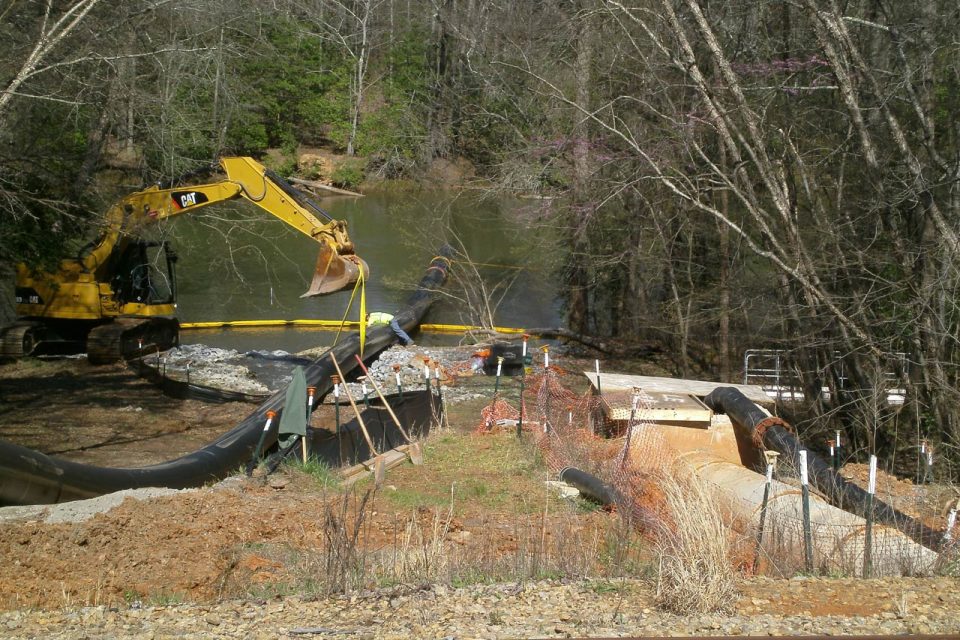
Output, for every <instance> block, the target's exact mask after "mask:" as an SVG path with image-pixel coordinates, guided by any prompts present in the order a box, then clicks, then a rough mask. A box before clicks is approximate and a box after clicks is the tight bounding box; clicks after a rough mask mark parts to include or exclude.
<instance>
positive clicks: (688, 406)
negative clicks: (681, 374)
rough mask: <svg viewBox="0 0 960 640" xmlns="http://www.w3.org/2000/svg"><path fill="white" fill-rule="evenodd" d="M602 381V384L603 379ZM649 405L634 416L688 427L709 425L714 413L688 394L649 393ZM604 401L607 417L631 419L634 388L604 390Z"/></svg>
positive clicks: (637, 418)
mask: <svg viewBox="0 0 960 640" xmlns="http://www.w3.org/2000/svg"><path fill="white" fill-rule="evenodd" d="M600 383H601V384H603V379H602V378H601V380H600ZM646 395H647V397H648V398H649V406H643V405H642V404H641V406H640V407H638V409H637V412H636V415H635V416H634V419H635V420H636V421H637V422H641V421H642V422H652V423H664V422H666V423H683V424H684V425H686V426H690V427H693V426H699V427H704V428H706V427H709V426H710V418H711V416H713V412H712V411H711V410H710V408H709V407H707V406H706V405H705V404H703V403H702V402H700V400H698V399H697V398H696V397H695V396H692V395H690V394H687V393H658V392H646ZM602 396H603V397H602V400H603V404H604V410H605V412H606V414H607V418H609V419H610V420H629V419H630V412H631V411H632V406H633V391H632V390H630V391H626V390H622V389H611V390H610V391H607V390H606V389H603V393H602Z"/></svg>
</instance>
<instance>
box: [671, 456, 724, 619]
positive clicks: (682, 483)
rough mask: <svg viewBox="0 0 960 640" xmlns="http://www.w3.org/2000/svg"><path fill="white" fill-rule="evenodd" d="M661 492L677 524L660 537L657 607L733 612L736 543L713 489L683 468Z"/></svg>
mask: <svg viewBox="0 0 960 640" xmlns="http://www.w3.org/2000/svg"><path fill="white" fill-rule="evenodd" d="M660 487H661V488H662V489H663V492H664V495H665V497H666V502H667V507H668V509H669V511H670V516H671V518H672V519H673V522H672V523H671V525H670V526H669V527H665V528H664V530H663V531H662V532H660V534H659V535H658V540H657V547H656V551H657V556H658V579H657V602H658V603H659V605H660V606H661V607H663V608H664V609H666V610H667V611H671V612H673V613H678V614H683V615H689V614H691V613H707V612H725V611H731V610H732V609H733V607H734V605H735V604H736V601H737V587H736V571H735V569H734V567H733V562H732V557H733V540H732V539H731V532H730V530H729V529H728V528H727V526H726V525H725V524H724V521H723V516H722V514H721V512H720V508H719V506H718V503H717V500H716V499H715V497H714V496H713V495H712V492H711V489H710V487H708V486H707V485H705V484H704V483H703V482H702V481H701V480H699V479H698V478H694V477H692V476H691V475H689V474H687V473H684V472H681V471H680V470H679V469H675V470H674V473H672V474H670V475H666V476H664V477H663V478H662V481H661V483H660Z"/></svg>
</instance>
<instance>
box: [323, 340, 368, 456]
mask: <svg viewBox="0 0 960 640" xmlns="http://www.w3.org/2000/svg"><path fill="white" fill-rule="evenodd" d="M330 359H331V360H332V361H333V366H334V367H335V368H336V370H337V375H339V376H340V378H341V379H343V372H342V371H341V370H340V363H339V362H337V358H336V356H334V355H333V353H331V354H330ZM343 390H344V391H345V392H346V394H347V400H349V401H350V406H351V407H353V412H354V413H355V414H357V422H358V423H359V424H360V430H361V431H362V432H363V437H364V439H366V441H367V446H368V447H370V451H371V452H372V453H373V455H374V456H379V455H380V454H379V453H378V452H377V448H376V447H375V446H374V444H373V440H372V439H371V438H370V432H369V431H367V425H366V424H365V423H364V422H363V416H362V415H361V414H360V409H358V408H357V403H356V402H354V400H353V394H352V393H350V387H348V386H347V385H346V383H344V385H343Z"/></svg>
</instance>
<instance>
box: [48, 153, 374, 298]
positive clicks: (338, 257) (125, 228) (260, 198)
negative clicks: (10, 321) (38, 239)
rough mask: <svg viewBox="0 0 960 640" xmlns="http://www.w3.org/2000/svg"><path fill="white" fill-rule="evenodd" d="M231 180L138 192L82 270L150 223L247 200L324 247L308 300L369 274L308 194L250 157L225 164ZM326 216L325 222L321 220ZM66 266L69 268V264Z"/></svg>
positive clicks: (341, 227) (118, 208)
mask: <svg viewBox="0 0 960 640" xmlns="http://www.w3.org/2000/svg"><path fill="white" fill-rule="evenodd" d="M220 167H221V169H222V171H223V173H224V175H225V176H226V177H225V179H222V180H217V181H214V182H209V183H205V184H195V185H186V186H175V187H160V186H153V187H150V188H148V189H144V190H143V191H138V192H136V193H132V194H130V195H128V196H126V197H124V198H123V199H122V200H120V201H119V202H118V203H116V204H115V205H113V206H112V207H111V208H110V210H109V211H108V212H107V215H106V219H105V230H104V233H103V235H101V237H100V239H99V241H98V242H97V243H96V244H95V245H94V246H93V247H92V248H91V250H90V251H89V253H86V254H85V255H84V256H82V258H81V264H82V267H81V268H82V269H83V270H84V271H86V272H88V273H97V272H98V271H100V270H102V269H103V268H104V266H105V265H106V264H107V260H108V258H109V257H110V254H111V252H112V251H113V249H114V247H115V246H116V244H117V242H118V241H119V240H120V238H121V237H123V236H124V235H131V234H134V233H136V231H137V230H138V229H139V228H141V227H143V226H146V225H150V224H153V223H156V222H158V221H160V220H163V219H166V218H171V217H173V216H178V215H182V214H187V213H191V212H194V211H196V210H198V209H201V208H203V207H207V206H210V205H214V204H217V203H221V202H224V201H227V200H233V199H236V198H242V199H244V200H248V201H249V202H252V203H253V204H255V205H257V206H258V207H260V208H261V209H263V210H264V211H266V212H267V213H269V214H270V215H272V216H274V217H276V218H279V219H280V220H282V221H283V222H285V223H286V224H288V225H290V226H291V227H293V228H294V229H296V230H297V231H299V232H300V233H302V234H304V235H306V236H308V237H310V238H312V239H313V240H315V241H316V242H317V243H318V244H319V245H320V250H319V255H318V256H317V261H316V268H315V270H314V274H313V279H312V281H311V283H310V287H309V289H308V290H307V292H306V293H304V294H303V297H308V296H317V295H323V294H327V293H332V292H334V291H339V290H341V289H344V288H346V287H348V286H350V285H351V284H353V283H355V282H356V281H357V279H358V278H359V277H360V273H361V271H362V272H363V274H364V276H366V275H367V274H368V273H369V268H368V267H367V264H366V263H365V262H364V261H363V260H362V259H360V257H358V256H357V255H356V253H355V250H354V245H353V242H352V241H351V240H350V236H349V234H348V233H347V226H346V223H345V222H344V221H342V220H334V219H333V218H332V217H331V216H330V215H329V214H327V213H326V212H325V211H323V209H321V208H320V207H319V206H317V205H316V204H315V203H313V202H312V201H311V200H310V199H309V198H308V197H307V196H306V195H305V194H303V193H302V192H300V191H298V190H297V189H296V188H294V187H293V186H291V185H290V184H289V183H287V182H286V181H285V180H284V179H283V178H281V177H280V176H278V175H277V174H275V173H274V172H272V171H270V170H269V169H267V168H266V167H264V166H263V165H262V164H260V163H259V162H257V161H256V160H254V159H253V158H247V157H225V158H222V159H221V160H220ZM321 218H323V219H322V220H321ZM65 266H66V265H65Z"/></svg>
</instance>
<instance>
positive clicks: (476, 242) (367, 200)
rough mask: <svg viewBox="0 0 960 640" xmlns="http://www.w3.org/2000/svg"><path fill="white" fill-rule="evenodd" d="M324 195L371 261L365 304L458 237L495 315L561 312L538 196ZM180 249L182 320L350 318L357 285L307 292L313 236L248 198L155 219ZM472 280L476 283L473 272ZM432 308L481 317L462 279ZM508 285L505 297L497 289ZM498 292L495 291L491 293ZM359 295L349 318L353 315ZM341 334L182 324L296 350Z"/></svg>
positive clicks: (545, 322) (407, 286)
mask: <svg viewBox="0 0 960 640" xmlns="http://www.w3.org/2000/svg"><path fill="white" fill-rule="evenodd" d="M319 203H320V204H321V206H322V207H324V208H325V209H326V210H327V211H328V212H330V214H331V215H333V217H335V218H339V219H343V220H346V221H347V224H348V227H349V232H350V236H351V238H352V239H353V241H354V243H355V244H356V247H357V253H358V254H359V255H360V256H361V257H363V259H364V260H366V261H367V264H369V266H370V278H369V280H368V282H367V287H366V296H367V309H368V311H370V310H372V311H387V312H391V313H392V312H394V311H396V310H397V309H398V308H400V307H402V306H403V304H404V301H405V300H406V298H407V297H408V296H409V295H410V293H411V290H412V288H413V287H414V286H415V284H416V282H417V281H418V280H419V279H420V278H421V276H422V275H423V272H424V269H425V268H426V266H427V265H428V264H429V262H430V260H431V258H432V257H433V256H434V255H435V254H436V250H437V248H438V247H439V246H441V245H442V244H443V242H445V241H452V243H453V244H455V245H457V239H459V242H461V243H462V244H463V248H464V249H465V250H466V253H467V254H468V255H469V256H470V258H471V259H472V260H473V261H474V262H475V263H478V266H477V268H476V269H477V272H479V274H480V276H481V277H482V279H483V282H484V283H485V286H486V287H487V289H488V291H494V294H493V295H492V296H490V298H492V299H493V300H494V303H493V304H494V306H495V309H496V311H495V314H494V319H495V322H496V324H497V325H499V326H513V327H535V326H537V327H540V326H554V325H556V324H557V323H558V322H559V308H558V305H557V303H556V285H555V283H554V282H553V280H552V278H551V273H552V269H551V262H550V259H551V255H550V252H549V251H548V250H547V249H544V248H542V247H544V246H547V245H548V244H549V241H550V237H549V235H550V232H549V231H547V230H544V229H543V228H541V227H540V226H539V225H537V224H535V223H534V222H533V221H535V220H536V219H537V214H538V210H539V209H540V208H541V207H543V206H548V205H544V204H543V203H537V202H535V203H531V202H530V201H522V200H515V199H480V198H477V197H473V196H469V195H467V196H464V195H463V194H459V195H458V194H452V193H446V192H423V191H421V192H416V193H400V194H397V193H374V194H369V195H367V196H365V197H363V198H345V197H337V198H323V199H320V200H319ZM158 233H159V234H160V235H165V236H167V237H169V238H170V239H171V240H172V241H173V244H174V246H175V247H176V249H177V252H178V255H179V261H178V263H177V273H178V283H179V296H178V300H179V317H180V319H181V321H183V322H194V321H210V320H258V319H296V318H319V319H337V320H339V319H340V318H342V317H343V315H344V313H345V312H346V310H347V306H348V303H349V300H350V292H349V291H343V292H338V293H335V294H332V295H329V296H324V297H321V298H300V294H301V293H303V292H304V291H305V290H306V289H307V286H308V284H309V282H310V278H311V275H312V273H313V268H314V263H315V260H316V253H317V250H316V244H315V243H314V242H313V241H311V240H310V239H309V238H306V237H304V236H302V235H300V234H298V233H297V232H295V231H293V230H292V229H291V228H289V227H288V226H286V225H285V224H283V223H282V222H280V221H278V220H276V219H274V218H272V217H271V216H269V215H268V214H266V213H265V212H262V211H261V210H260V209H258V208H257V207H255V206H253V205H250V204H248V203H241V204H233V203H231V204H230V205H220V206H217V207H211V208H208V209H206V210H202V211H200V212H198V213H197V214H194V215H192V216H183V217H180V218H176V219H174V220H172V221H170V222H169V223H168V224H165V225H164V226H163V227H162V228H161V229H159V230H158ZM456 280H467V281H468V283H470V284H468V288H472V289H474V290H476V288H477V287H476V283H477V282H478V281H477V280H476V279H467V278H460V279H456ZM444 290H445V291H446V292H448V293H449V294H450V296H445V297H443V299H441V300H439V301H438V303H436V304H434V306H433V307H432V308H431V309H430V311H429V312H428V315H427V317H426V318H425V322H432V323H450V324H474V323H476V322H477V319H476V314H475V312H473V311H471V309H470V305H468V304H466V303H464V302H463V301H462V300H457V299H456V298H455V297H460V298H462V297H463V292H464V285H463V284H462V282H458V281H452V282H448V285H447V286H446V287H445V289H444ZM500 296H502V300H500ZM497 300H500V301H499V302H496V301H497ZM358 314H359V300H355V301H354V303H353V306H352V307H351V309H350V311H349V314H348V319H351V320H356V319H357V318H358ZM414 337H415V339H416V340H417V341H418V342H420V343H423V344H447V343H451V342H453V343H455V342H456V340H457V338H451V337H450V336H439V335H437V334H433V335H428V334H422V335H415V336H414ZM333 339H334V334H333V333H332V332H329V331H319V330H312V329H301V328H297V329H293V328H287V329H226V330H203V331H185V332H184V335H183V341H184V342H185V343H196V342H202V343H205V344H210V345H213V346H219V347H225V348H234V349H239V350H248V349H283V350H287V351H296V350H300V349H304V348H307V347H312V346H317V345H322V344H331V343H332V342H333Z"/></svg>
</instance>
